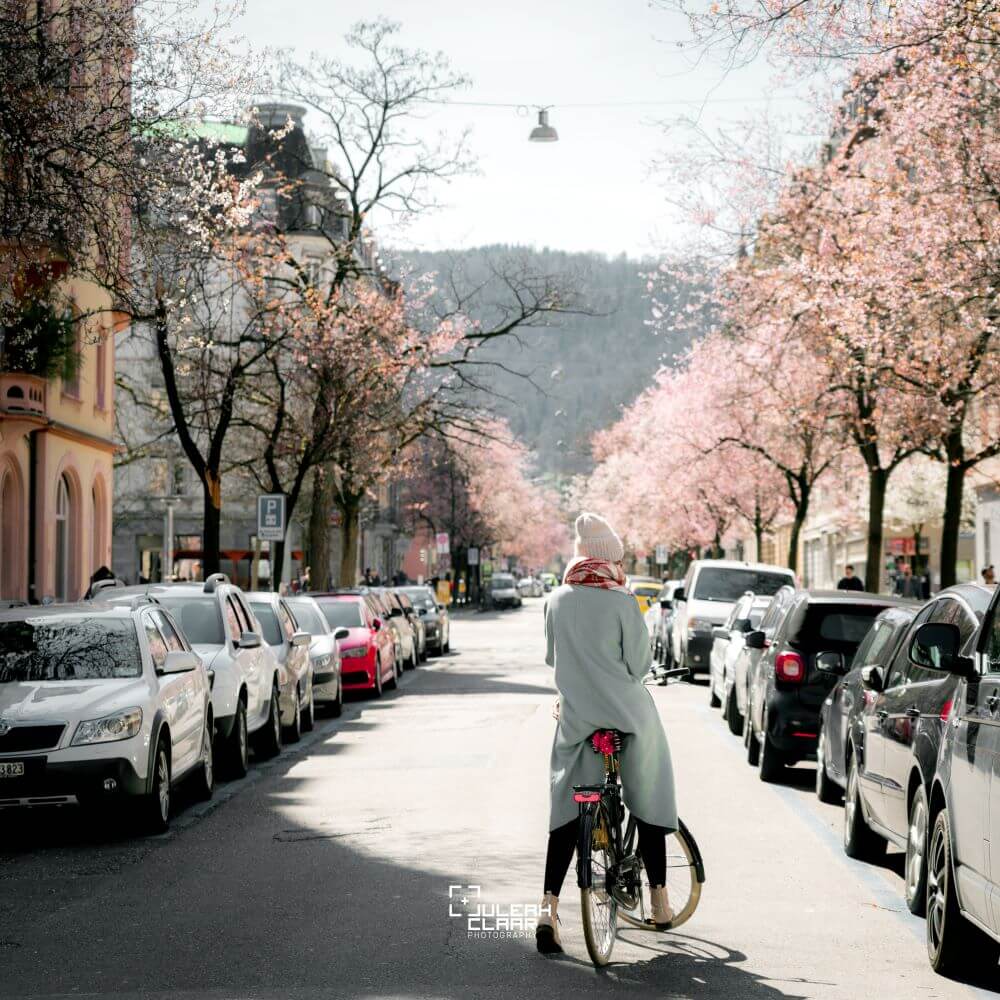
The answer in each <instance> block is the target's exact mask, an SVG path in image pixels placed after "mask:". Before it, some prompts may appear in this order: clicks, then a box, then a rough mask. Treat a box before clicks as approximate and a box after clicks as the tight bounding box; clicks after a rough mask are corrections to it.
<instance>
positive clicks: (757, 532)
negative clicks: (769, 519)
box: [753, 497, 764, 562]
mask: <svg viewBox="0 0 1000 1000" xmlns="http://www.w3.org/2000/svg"><path fill="white" fill-rule="evenodd" d="M753 540H754V544H755V545H756V546H757V552H756V554H755V556H754V558H755V560H756V561H757V562H763V560H762V559H761V555H760V553H761V549H763V548H764V519H763V518H762V517H761V513H760V497H755V498H754V502H753Z"/></svg>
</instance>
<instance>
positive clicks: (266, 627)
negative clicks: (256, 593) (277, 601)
mask: <svg viewBox="0 0 1000 1000" xmlns="http://www.w3.org/2000/svg"><path fill="white" fill-rule="evenodd" d="M250 608H251V610H252V611H253V613H254V614H255V615H256V616H257V621H259V622H260V629H261V632H263V633H264V641H265V642H266V643H267V644H268V645H269V646H281V645H283V644H284V641H285V637H284V635H282V633H281V626H280V625H279V624H278V616H277V615H276V614H275V613H274V608H272V607H271V605H270V604H265V603H264V602H263V601H251V602H250Z"/></svg>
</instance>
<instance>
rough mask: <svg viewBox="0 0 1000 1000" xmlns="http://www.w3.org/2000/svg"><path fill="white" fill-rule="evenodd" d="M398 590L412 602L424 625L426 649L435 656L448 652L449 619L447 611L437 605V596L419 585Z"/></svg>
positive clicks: (429, 589) (428, 588)
mask: <svg viewBox="0 0 1000 1000" xmlns="http://www.w3.org/2000/svg"><path fill="white" fill-rule="evenodd" d="M399 590H400V591H401V592H402V593H404V594H406V596H407V597H409V599H410V600H411V601H412V602H413V607H414V608H416V611H417V614H418V615H419V616H420V620H421V621H422V622H423V623H424V628H425V630H426V632H427V649H428V652H433V653H435V654H436V655H437V656H441V655H442V654H443V653H447V652H449V650H450V649H451V619H450V618H449V617H448V609H447V608H446V607H445V606H444V605H443V604H439V603H438V599H437V596H436V595H435V593H434V591H433V590H431V588H430V587H427V586H424V585H419V586H413V587H400V588H399Z"/></svg>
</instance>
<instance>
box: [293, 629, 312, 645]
mask: <svg viewBox="0 0 1000 1000" xmlns="http://www.w3.org/2000/svg"><path fill="white" fill-rule="evenodd" d="M289 641H290V642H291V644H292V645H293V646H308V645H309V643H310V642H312V636H311V635H310V634H309V633H308V632H293V633H292V638H291V639H290V640H289Z"/></svg>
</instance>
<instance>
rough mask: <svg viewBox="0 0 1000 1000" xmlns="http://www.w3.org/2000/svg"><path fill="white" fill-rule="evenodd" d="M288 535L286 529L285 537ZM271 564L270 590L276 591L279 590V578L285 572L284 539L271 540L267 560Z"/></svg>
mask: <svg viewBox="0 0 1000 1000" xmlns="http://www.w3.org/2000/svg"><path fill="white" fill-rule="evenodd" d="M287 537H288V533H287V530H286V532H285V538H287ZM268 561H269V562H270V564H271V590H273V591H275V593H277V592H278V591H280V590H281V578H282V576H283V575H284V572H285V539H284V538H282V539H281V541H278V542H271V555H270V558H269V560H268Z"/></svg>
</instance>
